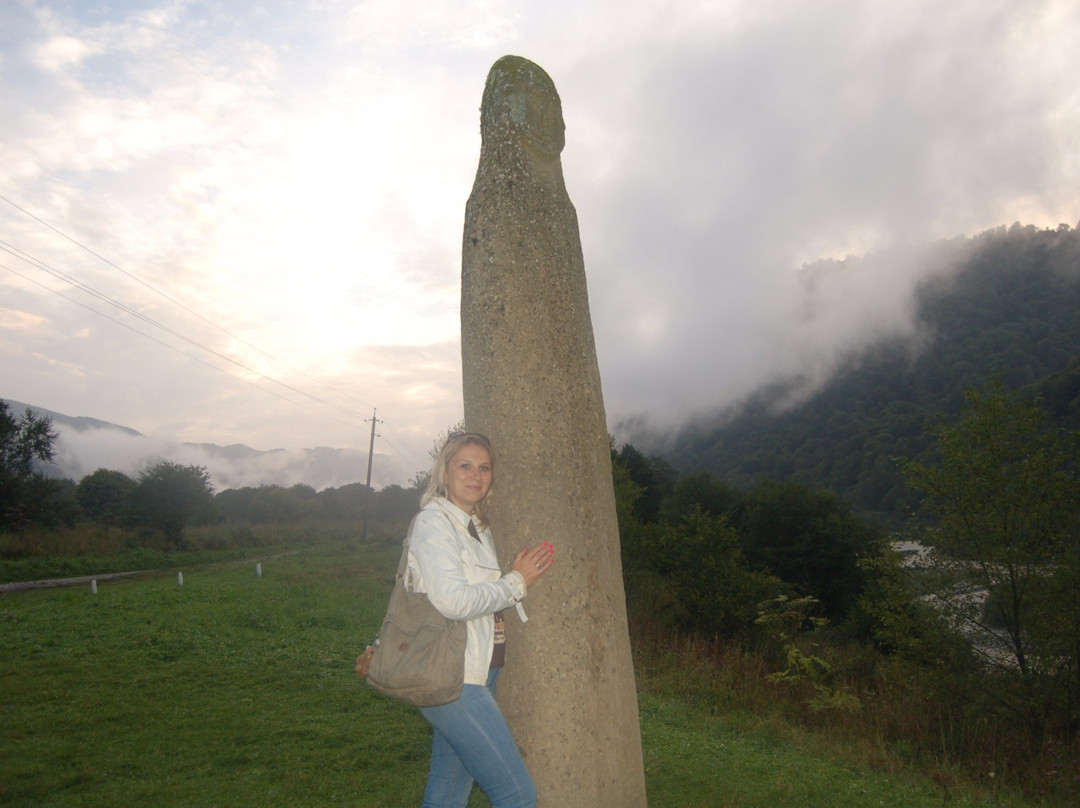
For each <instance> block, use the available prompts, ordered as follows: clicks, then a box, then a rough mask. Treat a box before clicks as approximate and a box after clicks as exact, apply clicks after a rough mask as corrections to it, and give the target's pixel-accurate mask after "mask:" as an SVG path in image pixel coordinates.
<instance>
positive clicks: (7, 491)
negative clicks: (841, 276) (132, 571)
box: [0, 400, 73, 528]
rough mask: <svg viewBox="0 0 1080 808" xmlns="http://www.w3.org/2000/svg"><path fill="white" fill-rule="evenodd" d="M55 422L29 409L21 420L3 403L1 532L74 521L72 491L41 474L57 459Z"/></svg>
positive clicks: (0, 403)
mask: <svg viewBox="0 0 1080 808" xmlns="http://www.w3.org/2000/svg"><path fill="white" fill-rule="evenodd" d="M57 437H58V435H57V433H56V432H54V431H53V428H52V419H50V418H48V417H46V416H41V417H39V416H36V415H34V413H33V412H32V411H31V410H29V409H27V410H26V412H24V413H23V415H22V417H21V418H18V419H16V418H15V416H14V415H12V414H11V411H10V407H9V406H8V403H7V402H6V401H3V400H0V528H21V527H23V526H25V525H28V524H58V523H61V522H63V521H65V520H67V519H70V518H72V516H73V514H72V509H71V507H70V502H71V500H70V491H69V490H67V487H66V486H65V485H64V483H62V482H60V481H57V480H48V479H46V478H44V477H43V476H42V474H41V471H40V467H41V465H42V464H47V463H51V462H52V460H53V457H54V455H55V451H56V450H55V447H54V443H55V442H56V438H57Z"/></svg>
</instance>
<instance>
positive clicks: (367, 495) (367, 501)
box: [360, 410, 379, 544]
mask: <svg viewBox="0 0 1080 808" xmlns="http://www.w3.org/2000/svg"><path fill="white" fill-rule="evenodd" d="M376 412H377V410H372V411H371V442H370V443H369V444H368V452H367V490H366V491H365V492H364V528H363V530H362V531H361V532H360V542H361V544H363V543H365V542H367V523H368V511H369V510H371V459H372V458H373V457H374V456H375V424H377V423H379V419H378V418H376V417H375V413H376ZM364 420H365V421H366V420H367V418H365V419H364Z"/></svg>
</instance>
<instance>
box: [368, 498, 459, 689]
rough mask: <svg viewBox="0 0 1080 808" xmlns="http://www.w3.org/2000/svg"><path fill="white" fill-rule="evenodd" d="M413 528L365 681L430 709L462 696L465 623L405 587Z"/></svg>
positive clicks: (402, 554) (402, 553)
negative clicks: (452, 618)
mask: <svg viewBox="0 0 1080 808" xmlns="http://www.w3.org/2000/svg"><path fill="white" fill-rule="evenodd" d="M415 524H416V520H415V519H413V524H412V525H410V526H409V533H408V535H407V536H406V538H405V547H404V548H403V549H402V551H401V561H400V562H398V570H397V577H396V578H395V579H394V591H393V592H391V593H390V605H389V606H388V607H387V609H386V617H385V618H383V622H382V628H381V629H380V630H379V636H378V639H376V641H375V654H374V656H373V657H372V659H371V667H370V669H369V670H368V674H367V682H368V684H369V685H371V686H372V687H373V688H375V690H377V691H378V692H380V693H382V694H384V695H386V696H390V697H391V698H395V699H400V700H402V701H406V702H408V703H409V704H415V705H416V706H417V707H434V706H436V705H439V704H448V703H449V702H451V701H454V700H455V699H457V697H458V696H460V695H461V687H462V684H463V682H464V678H465V623H464V622H462V621H460V620H450V619H448V618H446V617H444V616H443V614H442V613H441V612H440V611H439V610H438V609H436V608H435V607H434V606H432V605H431V602H430V601H429V600H428V597H427V595H425V594H424V593H422V592H412V591H410V590H409V588H408V586H407V583H406V580H405V578H406V575H407V574H408V566H409V543H410V541H411V539H412V533H413V526H414V525H415Z"/></svg>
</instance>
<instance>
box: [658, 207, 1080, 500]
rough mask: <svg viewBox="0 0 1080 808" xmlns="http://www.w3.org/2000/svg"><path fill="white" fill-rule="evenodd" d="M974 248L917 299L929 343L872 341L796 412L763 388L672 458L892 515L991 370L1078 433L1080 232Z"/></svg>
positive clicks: (1006, 238) (781, 390)
mask: <svg viewBox="0 0 1080 808" xmlns="http://www.w3.org/2000/svg"><path fill="white" fill-rule="evenodd" d="M969 246H970V247H971V250H970V252H969V254H968V255H967V257H966V258H965V259H964V260H963V262H962V264H961V265H960V266H959V267H957V269H956V271H955V272H953V273H951V274H949V275H944V276H938V277H934V278H931V279H930V280H929V281H927V282H925V283H924V284H923V285H922V287H921V288H920V289H919V290H918V293H917V295H916V306H917V309H916V316H917V319H918V322H919V326H920V334H921V337H920V339H921V344H920V345H918V346H915V345H914V344H913V342H912V341H910V340H902V339H892V340H885V341H881V342H878V343H875V344H873V345H868V346H866V348H865V349H864V350H863V351H862V352H861V353H859V354H858V355H857V356H853V357H851V358H850V360H849V361H848V362H847V364H846V365H845V366H844V367H843V368H842V369H841V370H840V371H839V372H837V373H836V374H835V375H834V376H833V377H832V379H831V381H829V382H828V383H826V384H825V386H824V387H822V388H821V389H820V390H818V391H817V392H816V393H815V394H813V395H812V396H810V397H809V398H806V399H805V400H802V401H801V402H800V403H798V404H796V405H795V406H790V407H785V406H784V405H783V404H782V402H784V401H785V400H790V399H791V396H790V393H791V391H790V389H786V388H785V386H784V385H782V384H781V385H777V386H776V387H775V388H774V389H771V390H765V391H760V392H759V393H757V394H756V395H754V396H752V397H751V398H750V399H748V400H747V401H745V402H743V404H742V406H741V407H740V408H739V409H738V411H737V412H734V413H731V412H728V413H720V414H717V415H715V416H713V417H712V418H703V419H699V420H698V421H697V422H696V423H694V424H692V425H689V426H687V427H685V428H684V429H683V430H682V431H681V432H680V433H679V435H678V436H677V438H676V440H675V441H674V443H673V444H672V445H670V446H669V447H668V448H667V449H666V450H665V451H661V452H660V454H661V456H663V457H664V458H665V459H666V460H667V461H668V462H670V463H671V464H672V465H673V466H674V467H675V468H676V469H677V470H679V471H680V472H683V473H687V472H693V471H701V470H705V471H709V472H711V473H712V474H713V475H715V476H717V477H718V478H720V479H723V480H726V481H728V482H731V483H734V484H736V485H740V486H743V487H747V486H752V485H754V484H755V483H756V482H757V481H759V480H761V479H763V478H771V479H779V480H789V479H792V480H798V481H800V482H803V483H805V484H807V485H810V486H813V487H821V488H828V489H831V490H833V491H835V492H836V493H837V494H840V495H841V496H843V497H845V498H846V499H848V500H849V501H851V502H852V503H853V504H855V505H856V506H857V507H859V508H861V509H863V510H865V511H868V512H876V513H878V514H880V515H882V516H883V517H885V518H886V519H889V520H895V519H896V518H898V517H899V516H900V515H901V514H902V513H903V512H904V510H905V509H906V508H907V507H909V506H910V505H911V504H912V499H911V496H910V494H909V493H908V492H907V491H906V489H905V487H904V484H903V480H902V478H901V476H900V474H899V471H898V469H897V464H896V459H897V458H900V457H914V458H918V459H922V460H926V459H929V458H931V457H932V453H933V447H934V438H933V430H934V429H935V427H936V426H937V425H938V424H939V423H940V419H941V418H942V417H952V416H954V415H955V414H956V413H957V412H958V411H959V409H960V407H961V406H962V404H963V401H964V391H965V389H966V388H970V387H981V386H982V385H983V384H984V383H985V382H986V381H987V379H988V378H989V377H991V376H992V375H994V374H1001V376H1002V379H1003V382H1004V383H1005V385H1006V387H1007V388H1009V389H1014V390H1022V391H1025V392H1026V393H1029V394H1031V395H1033V396H1034V395H1038V396H1040V397H1041V399H1042V401H1043V404H1044V406H1045V407H1046V409H1048V410H1049V412H1050V413H1051V416H1052V417H1053V418H1054V419H1055V421H1056V422H1057V423H1058V425H1060V426H1062V427H1063V428H1071V429H1077V428H1080V230H1076V229H1070V228H1069V227H1067V226H1061V227H1059V228H1058V229H1057V230H1038V229H1036V228H1034V227H1032V226H1028V227H1021V226H1020V225H1014V226H1013V227H1011V228H1007V229H1006V228H997V229H995V230H992V231H988V232H986V233H983V234H981V235H979V236H976V237H974V238H973V239H971V244H970V245H969ZM797 382H798V380H792V383H793V384H797Z"/></svg>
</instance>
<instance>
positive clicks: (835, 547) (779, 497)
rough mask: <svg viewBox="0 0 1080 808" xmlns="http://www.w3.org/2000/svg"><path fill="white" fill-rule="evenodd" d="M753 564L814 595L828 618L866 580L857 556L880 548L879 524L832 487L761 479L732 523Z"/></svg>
mask: <svg viewBox="0 0 1080 808" xmlns="http://www.w3.org/2000/svg"><path fill="white" fill-rule="evenodd" d="M735 526H736V528H737V529H738V531H739V535H740V538H741V539H742V548H743V552H744V553H745V555H746V560H747V564H748V566H749V567H750V568H751V569H755V570H760V571H763V572H768V573H770V574H772V575H775V576H777V577H778V578H780V579H781V580H783V581H786V582H787V583H790V584H793V585H795V586H796V587H797V588H798V593H799V594H800V595H803V596H806V595H812V596H813V597H815V598H817V599H818V600H819V601H820V604H821V609H822V612H823V614H824V617H826V618H827V619H828V620H829V621H830V622H832V623H839V622H840V621H842V620H843V619H844V618H845V617H847V616H848V612H849V610H850V609H851V607H852V606H854V605H855V603H856V601H857V599H858V597H859V595H861V594H862V591H863V588H864V586H865V584H866V573H865V571H864V570H863V569H862V568H861V567H860V565H859V561H860V560H861V559H863V558H867V557H870V556H873V555H876V554H877V552H878V551H879V549H880V546H881V542H882V535H881V531H880V529H879V528H878V527H877V526H876V525H875V524H873V523H872V522H870V521H869V520H868V519H865V518H864V517H862V516H860V515H859V514H857V513H855V511H854V509H852V507H851V506H850V505H849V504H848V503H846V502H845V501H844V500H842V499H840V497H838V496H836V495H835V494H833V493H832V492H830V491H826V490H823V489H822V490H813V489H810V488H807V487H806V486H804V485H801V484H799V483H795V482H783V483H780V482H771V481H770V482H765V483H762V484H761V485H760V486H759V487H758V488H757V489H756V490H755V491H754V492H753V493H752V494H751V495H750V496H749V497H748V499H747V503H746V506H745V510H744V512H743V513H742V514H740V515H739V516H738V519H737V524H736V525H735Z"/></svg>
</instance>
